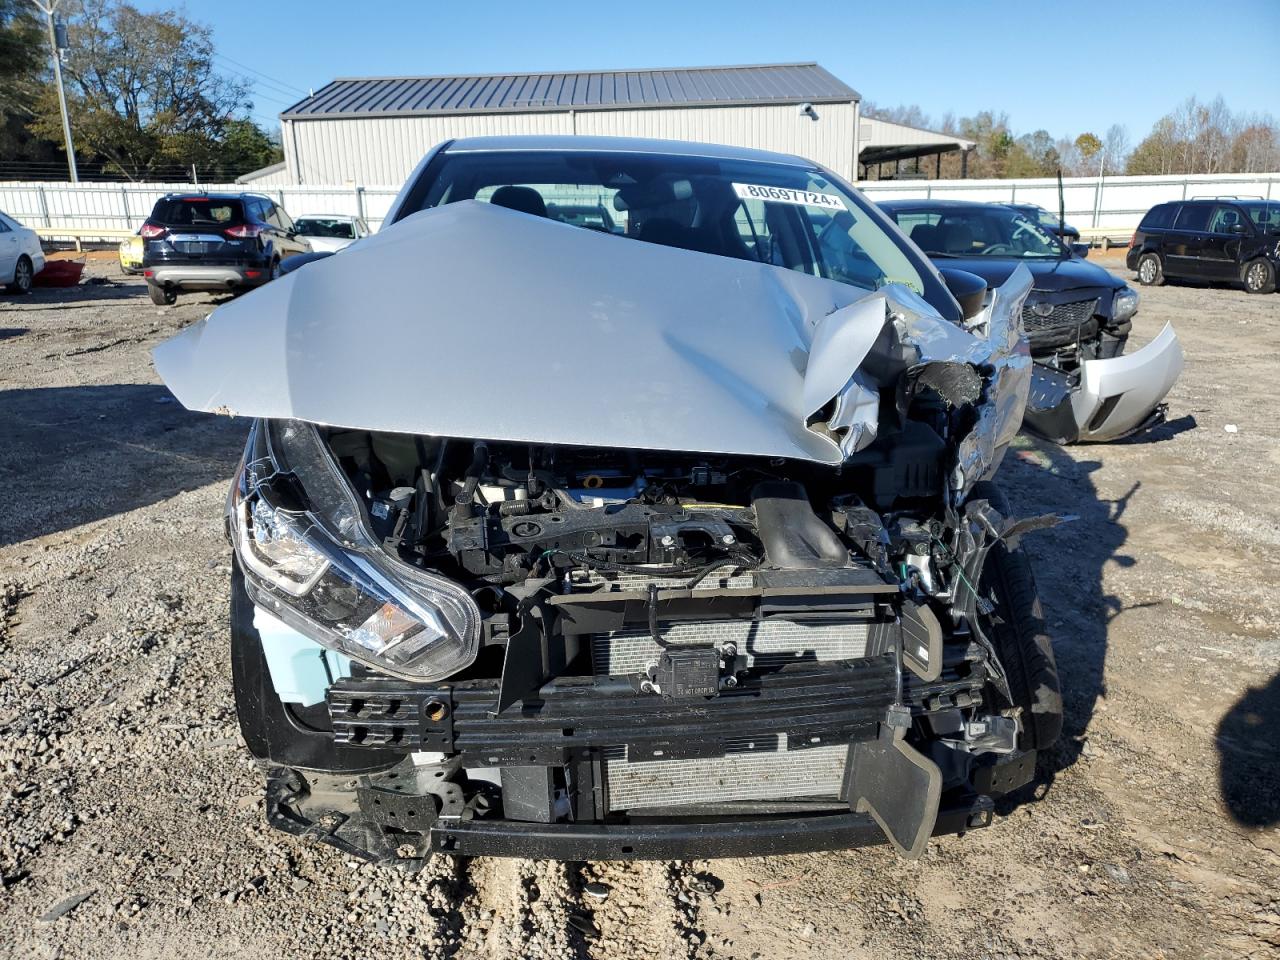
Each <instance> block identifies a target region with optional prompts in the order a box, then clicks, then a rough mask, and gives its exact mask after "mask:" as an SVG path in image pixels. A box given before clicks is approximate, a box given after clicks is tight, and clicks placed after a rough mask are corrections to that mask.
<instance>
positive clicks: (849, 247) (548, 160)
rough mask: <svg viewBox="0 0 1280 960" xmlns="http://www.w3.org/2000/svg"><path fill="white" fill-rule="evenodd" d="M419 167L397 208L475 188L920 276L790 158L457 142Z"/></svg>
mask: <svg viewBox="0 0 1280 960" xmlns="http://www.w3.org/2000/svg"><path fill="white" fill-rule="evenodd" d="M424 177H425V178H426V179H427V180H428V181H429V182H427V183H425V184H424V187H425V189H424V190H423V191H422V193H421V194H419V195H418V197H416V198H415V200H414V201H413V202H412V203H411V205H410V204H407V205H406V207H405V208H404V209H403V210H401V212H400V215H401V216H405V215H407V214H409V213H411V212H413V211H414V210H418V209H424V208H427V207H433V206H438V205H440V204H445V203H454V202H457V201H461V200H470V199H476V200H481V201H488V202H491V203H495V204H499V205H501V206H506V207H511V208H513V209H516V210H520V211H522V212H524V213H532V214H535V215H539V216H547V217H553V218H555V219H562V220H564V221H565V222H568V223H572V224H574V225H575V226H581V227H585V228H587V229H594V230H609V231H610V232H613V233H616V234H618V235H621V236H625V237H629V238H632V239H635V240H642V241H646V242H649V243H658V244H663V245H665V246H671V247H680V248H683V249H686V250H693V251H697V252H700V253H710V254H715V255H717V256H724V257H732V258H736V259H741V260H755V261H759V262H762V263H770V264H773V265H775V266H779V267H783V268H786V269H789V270H796V271H801V272H804V273H809V274H812V275H815V276H822V277H827V278H829V279H833V280H839V281H842V282H845V283H850V284H854V285H857V286H861V287H865V288H867V289H875V288H876V287H878V286H881V285H883V284H885V283H890V282H895V281H897V282H902V283H904V284H906V285H907V286H910V287H911V288H912V289H914V290H915V291H916V292H918V293H923V292H924V291H925V287H926V283H925V280H924V277H923V276H922V274H921V273H920V271H919V270H918V269H917V268H916V267H915V265H914V264H913V262H912V260H911V259H910V258H909V257H908V256H907V254H906V253H904V251H903V250H902V248H900V247H899V246H898V244H897V243H896V242H895V241H894V239H893V238H892V237H891V235H890V234H889V233H888V231H886V230H885V229H884V227H883V225H882V224H881V222H879V221H878V220H877V219H876V217H875V215H874V214H873V213H872V212H871V210H869V209H868V208H867V207H866V205H865V203H864V202H863V201H861V200H859V199H857V198H856V197H854V196H853V195H852V194H850V193H848V192H847V190H846V189H845V188H843V187H841V186H840V185H839V184H838V183H835V182H833V181H831V180H829V179H828V178H827V177H826V176H824V175H823V174H822V173H820V172H819V171H816V170H813V169H810V168H807V167H804V166H800V165H792V164H774V163H761V162H755V161H745V160H720V159H715V158H710V157H689V156H658V155H654V154H646V153H636V154H632V153H623V152H612V151H611V152H607V153H606V152H600V153H593V152H590V151H582V152H568V153H561V152H552V151H460V152H458V153H456V154H448V153H446V154H443V155H442V156H441V157H440V158H438V160H437V162H436V164H433V166H432V167H431V168H429V170H428V172H427V173H426V174H425V175H424ZM601 211H603V213H604V214H606V215H607V216H608V219H609V220H611V221H612V222H613V227H612V228H610V227H609V225H608V223H607V222H606V221H605V219H604V216H602V215H601ZM934 282H935V283H936V279H935V280H934ZM934 293H935V294H936V293H937V291H934Z"/></svg>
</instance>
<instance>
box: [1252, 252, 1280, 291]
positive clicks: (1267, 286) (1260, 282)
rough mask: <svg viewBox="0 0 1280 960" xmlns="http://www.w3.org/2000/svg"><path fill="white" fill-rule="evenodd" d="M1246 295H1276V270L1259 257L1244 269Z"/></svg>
mask: <svg viewBox="0 0 1280 960" xmlns="http://www.w3.org/2000/svg"><path fill="white" fill-rule="evenodd" d="M1244 289H1245V292H1246V293H1275V291H1276V268H1275V267H1273V266H1272V265H1271V264H1270V263H1268V262H1267V261H1266V260H1263V259H1262V258H1261V257H1259V258H1258V259H1257V260H1254V261H1252V262H1251V263H1249V264H1248V265H1247V266H1245V268H1244Z"/></svg>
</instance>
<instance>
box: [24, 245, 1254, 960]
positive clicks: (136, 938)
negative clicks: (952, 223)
mask: <svg viewBox="0 0 1280 960" xmlns="http://www.w3.org/2000/svg"><path fill="white" fill-rule="evenodd" d="M1108 264H1109V265H1111V266H1113V267H1115V268H1116V269H1117V270H1119V269H1121V266H1122V265H1120V264H1118V263H1117V262H1116V261H1108ZM89 273H90V275H91V276H93V277H95V278H97V277H102V278H109V280H110V282H108V283H105V284H101V285H93V284H84V285H82V286H80V287H78V288H76V289H74V290H63V291H55V290H45V291H38V292H36V293H35V294H33V295H31V296H28V297H25V298H21V299H18V298H13V297H4V296H0V483H2V486H0V490H2V491H3V493H2V494H0V875H2V877H3V891H2V892H0V956H2V957H21V958H31V957H35V958H54V957H57V958H80V957H83V958H92V960H110V958H117V957H120V958H125V957H127V958H130V960H146V958H151V957H159V956H164V957H166V958H167V957H172V956H174V955H184V954H185V955H190V956H201V957H204V956H208V957H238V958H259V957H261V958H273V960H274V958H278V957H281V956H284V957H294V956H315V957H352V958H355V957H362V958H363V957H368V956H378V957H379V958H386V960H395V958H401V957H436V956H443V957H463V958H466V957H513V958H515V957H519V958H526V957H566V958H584V957H596V958H603V957H610V958H652V957H685V956H688V957H700V958H710V957H718V958H743V960H746V958H754V957H788V958H790V957H799V958H807V957H813V958H829V957H832V956H841V957H853V958H864V957H881V956H909V957H914V958H956V960H973V958H994V960H1006V958H1013V957H1016V958H1020V960H1029V958H1068V957H1090V958H1104V957H1105V958H1110V957H1143V958H1153V957H1162V958H1174V957H1177V958H1189V960H1190V958H1195V960H1200V958H1228V957H1229V958H1241V957H1253V958H1261V957H1277V956H1280V746H1278V744H1280V629H1278V626H1280V573H1278V572H1277V563H1276V561H1277V560H1278V559H1280V482H1278V481H1277V479H1276V472H1277V467H1280V442H1277V441H1278V440H1280V420H1278V418H1277V407H1276V398H1275V387H1276V383H1277V372H1278V370H1277V357H1278V356H1280V295H1274V296H1271V297H1250V296H1247V295H1246V294H1244V293H1243V292H1240V291H1236V290H1230V289H1205V288H1194V287H1174V286H1170V287H1164V288H1160V289H1156V290H1149V291H1145V290H1144V291H1143V298H1144V300H1143V306H1142V309H1141V311H1140V313H1139V315H1138V319H1137V322H1136V334H1135V336H1136V338H1137V340H1141V341H1145V340H1146V339H1149V338H1150V337H1152V336H1154V334H1155V333H1156V332H1157V331H1158V330H1159V327H1160V325H1161V324H1163V323H1164V322H1165V321H1166V320H1172V321H1173V322H1174V323H1175V325H1176V326H1177V329H1178V332H1179V335H1180V336H1181V338H1182V341H1183V344H1184V346H1185V349H1186V353H1187V369H1186V372H1185V373H1184V375H1183V377H1182V380H1181V382H1180V383H1179V384H1178V385H1177V386H1176V387H1175V388H1174V391H1173V394H1172V396H1171V398H1170V406H1171V410H1170V422H1169V423H1168V424H1167V425H1165V426H1164V427H1162V428H1160V429H1159V430H1157V431H1156V432H1154V433H1152V434H1150V435H1148V436H1146V437H1143V438H1141V439H1140V440H1137V441H1133V442H1129V443H1122V444H1115V445H1111V446H1105V447H1101V446H1099V447H1081V448H1075V449H1067V450H1064V449H1059V448H1056V447H1052V446H1049V445H1046V444H1042V443H1039V442H1036V441H1032V440H1025V441H1022V442H1020V444H1019V447H1018V449H1017V450H1015V451H1013V452H1012V453H1011V455H1010V456H1009V458H1008V459H1007V460H1006V465H1005V467H1004V468H1003V469H1002V479H1003V482H1004V483H1005V484H1006V485H1007V487H1008V488H1009V490H1010V495H1011V498H1012V499H1013V501H1014V503H1015V506H1016V507H1017V508H1020V509H1021V510H1023V511H1026V512H1041V511H1046V510H1058V511H1062V512H1066V513H1071V514H1075V515H1077V516H1078V517H1079V520H1078V521H1077V522H1074V523H1070V524H1067V525H1064V526H1061V527H1058V528H1056V529H1054V530H1051V531H1048V532H1044V533H1039V534H1036V535H1034V536H1033V537H1029V538H1028V541H1027V542H1028V545H1029V548H1030V549H1031V550H1032V552H1033V553H1034V555H1035V561H1036V564H1037V571H1038V576H1039V580H1040V587H1041V593H1042V595H1043V598H1044V601H1045V606H1046V608H1047V614H1048V617H1049V620H1050V623H1051V625H1052V629H1053V632H1054V636H1055V642H1056V645H1057V651H1058V658H1059V663H1060V664H1061V667H1062V673H1063V683H1064V686H1065V688H1066V708H1067V714H1068V715H1067V735H1066V736H1065V737H1064V741H1063V743H1062V744H1061V745H1060V747H1059V748H1058V749H1057V750H1056V751H1055V752H1054V754H1053V755H1052V756H1049V757H1046V758H1044V762H1043V764H1042V768H1041V771H1040V779H1039V783H1038V784H1037V786H1036V788H1035V791H1034V794H1033V795H1031V796H1029V797H1027V798H1026V799H1025V800H1024V801H1023V802H1022V803H1020V804H1018V805H1013V804H1009V805H1006V807H1005V809H1004V810H1003V811H1002V812H1003V814H1004V815H1003V816H1002V817H1000V818H998V819H997V821H996V823H995V824H994V826H993V827H992V828H990V829H987V830H982V831H978V832H977V833H974V834H971V835H969V836H966V837H960V838H955V837H952V838H944V839H941V840H938V841H935V842H933V843H932V844H931V845H930V847H929V850H928V853H927V854H926V856H925V857H924V858H923V859H922V860H921V861H919V862H916V863H908V862H904V861H902V860H899V859H897V858H896V857H895V855H894V854H893V853H891V852H890V851H889V850H887V849H883V848H877V849H871V850H863V851H854V852H835V853H824V854H815V855H806V856H791V857H779V858H757V859H741V860H725V861H712V862H706V861H702V862H687V863H680V862H677V863H652V864H584V863H573V864H555V863H541V862H532V861H522V860H510V861H505V860H484V859H478V860H472V861H469V862H460V863H459V862H453V861H449V860H440V861H433V862H431V863H430V864H429V865H428V866H427V868H426V869H425V870H424V871H423V872H422V873H420V874H418V875H416V876H410V875H406V874H402V873H399V872H395V871H391V870H385V869H377V868H372V867H368V866H363V865H360V864H357V863H354V862H352V861H350V860H348V859H345V858H344V857H342V856H341V855H339V854H338V853H336V852H334V851H332V850H330V849H328V848H326V847H322V846H319V845H315V844H311V843H307V842H301V841H298V840H295V839H293V838H291V837H288V836H285V835H283V834H278V833H275V832H273V831H272V830H270V829H268V828H267V827H266V825H265V823H264V820H263V810H262V802H261V791H262V775H261V773H260V771H259V770H257V769H256V767H255V765H254V763H253V762H252V761H251V760H250V759H248V756H247V754H246V753H245V751H244V749H243V748H242V746H241V743H240V739H239V734H238V730H237V727H236V724H235V715H234V708H233V704H232V696H231V687H230V669H229V665H228V662H227V655H226V654H227V630H228V627H227V580H228V573H229V566H228V547H227V545H226V543H225V541H224V540H223V538H222V534H221V514H222V501H223V497H224V495H225V491H226V484H227V480H228V478H229V477H230V475H231V472H232V470H233V469H234V466H235V462H236V458H237V456H238V453H239V447H240V442H241V438H242V435H243V432H244V424H243V423H241V422H235V421H231V420H227V419H222V418H214V417H209V416H203V415H197V414H191V413H188V412H186V411H185V410H183V409H182V408H181V407H180V406H179V405H178V404H177V403H175V402H174V401H173V400H172V398H171V397H170V396H169V394H168V392H167V391H166V390H165V389H164V388H163V387H162V386H160V385H159V383H158V380H157V378H156V376H155V373H154V371H153V370H152V369H151V365H150V361H149V355H148V351H149V349H150V347H151V346H153V345H154V344H155V343H157V342H158V341H160V340H161V339H163V338H164V337H166V336H168V335H170V334H171V333H173V332H174V331H176V330H177V329H179V328H180V327H182V326H183V325H185V324H187V323H190V322H191V321H193V320H194V319H196V318H197V317H199V316H201V315H202V314H203V313H205V312H206V311H207V310H208V309H209V307H210V304H211V303H212V302H214V300H213V298H211V297H204V296H197V297H188V298H184V299H183V300H181V301H180V303H179V305H178V306H177V307H176V308H172V309H158V308H156V307H154V306H153V305H152V304H151V303H150V302H149V301H148V300H147V297H146V293H145V290H144V288H143V287H142V285H141V284H140V283H139V282H138V281H136V280H131V279H124V278H121V277H119V276H118V274H116V272H115V270H114V268H113V267H111V266H109V265H107V264H101V263H91V264H90V270H89ZM245 346H246V349H250V350H251V349H253V345H252V344H251V343H250V344H246V345H245ZM589 884H592V885H603V887H599V886H591V887H590V888H589V889H588V885H589ZM605 891H607V897H606V898H605V899H603V900H601V899H598V898H597V897H596V896H593V895H592V894H599V893H601V892H605ZM584 928H585V929H584Z"/></svg>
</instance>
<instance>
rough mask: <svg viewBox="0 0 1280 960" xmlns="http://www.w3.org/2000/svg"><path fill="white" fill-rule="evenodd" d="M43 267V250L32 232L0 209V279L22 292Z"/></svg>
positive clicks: (14, 290)
mask: <svg viewBox="0 0 1280 960" xmlns="http://www.w3.org/2000/svg"><path fill="white" fill-rule="evenodd" d="M43 269H44V251H43V250H41V249H40V238H39V237H38V236H37V235H36V232H35V231H34V230H32V229H31V228H29V227H24V226H23V225H22V224H20V223H19V222H18V221H17V220H15V219H13V217H10V216H8V215H7V214H5V213H4V212H2V211H0V283H3V284H4V285H5V286H6V287H7V288H8V290H9V292H10V293H26V292H27V291H28V290H30V289H31V284H32V282H33V281H34V280H35V276H36V274H37V273H39V272H40V271H41V270H43Z"/></svg>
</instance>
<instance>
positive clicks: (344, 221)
mask: <svg viewBox="0 0 1280 960" xmlns="http://www.w3.org/2000/svg"><path fill="white" fill-rule="evenodd" d="M293 222H294V225H295V226H296V227H297V228H298V236H300V237H303V238H305V239H306V240H307V242H308V243H310V244H311V249H312V250H314V251H316V252H326V253H327V252H333V253H336V252H337V251H339V250H341V249H342V248H343V247H346V246H349V245H350V244H353V243H355V242H356V241H357V240H359V239H360V238H361V237H367V236H369V234H370V233H372V232H373V231H371V230H370V229H369V225H368V224H367V223H365V222H364V220H363V219H362V218H361V217H352V216H348V215H347V214H345V213H313V214H309V215H308V216H305V217H298V218H297V219H295V220H294V221H293Z"/></svg>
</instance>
